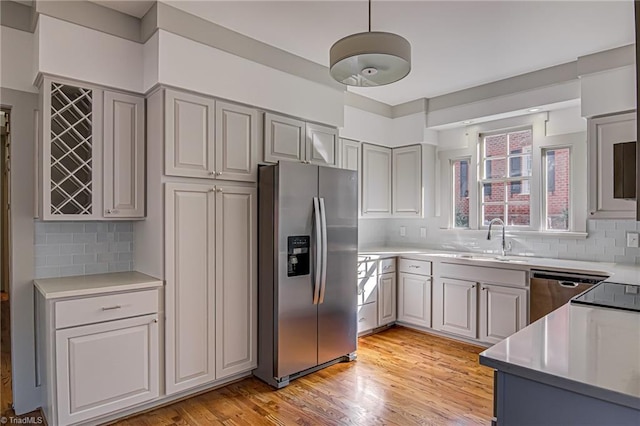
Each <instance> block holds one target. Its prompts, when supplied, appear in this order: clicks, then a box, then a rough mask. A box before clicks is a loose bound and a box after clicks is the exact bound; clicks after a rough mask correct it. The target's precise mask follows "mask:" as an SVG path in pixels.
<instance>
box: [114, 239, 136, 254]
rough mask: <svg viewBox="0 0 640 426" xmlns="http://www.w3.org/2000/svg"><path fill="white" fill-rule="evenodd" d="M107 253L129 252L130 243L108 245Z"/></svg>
mask: <svg viewBox="0 0 640 426" xmlns="http://www.w3.org/2000/svg"><path fill="white" fill-rule="evenodd" d="M109 251H115V252H118V253H121V252H127V251H131V243H130V242H127V241H123V242H114V243H109Z"/></svg>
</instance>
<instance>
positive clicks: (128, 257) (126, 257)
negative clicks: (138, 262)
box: [118, 252, 133, 262]
mask: <svg viewBox="0 0 640 426" xmlns="http://www.w3.org/2000/svg"><path fill="white" fill-rule="evenodd" d="M118 261H119V262H132V261H133V253H132V252H128V253H118Z"/></svg>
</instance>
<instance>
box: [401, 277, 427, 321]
mask: <svg viewBox="0 0 640 426" xmlns="http://www.w3.org/2000/svg"><path fill="white" fill-rule="evenodd" d="M398 321H402V322H404V323H407V324H413V325H418V326H422V327H431V278H430V277H425V276H422V275H415V274H407V273H404V272H400V273H399V274H398Z"/></svg>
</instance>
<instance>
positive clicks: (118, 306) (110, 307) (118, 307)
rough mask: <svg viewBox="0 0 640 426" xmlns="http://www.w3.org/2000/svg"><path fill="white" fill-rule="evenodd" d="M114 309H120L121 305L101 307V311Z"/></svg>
mask: <svg viewBox="0 0 640 426" xmlns="http://www.w3.org/2000/svg"><path fill="white" fill-rule="evenodd" d="M114 309H122V306H120V305H115V306H109V307H107V308H102V310H103V311H113V310H114Z"/></svg>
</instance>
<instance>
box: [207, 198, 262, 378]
mask: <svg viewBox="0 0 640 426" xmlns="http://www.w3.org/2000/svg"><path fill="white" fill-rule="evenodd" d="M218 189H219V190H220V192H218V195H217V202H216V209H217V212H216V223H217V227H216V229H217V230H218V231H217V238H216V257H217V262H216V264H217V270H216V378H217V379H220V378H223V377H227V376H230V375H233V374H237V373H240V372H243V371H249V370H251V369H253V368H256V366H257V334H256V332H257V318H256V312H257V300H258V298H257V296H258V287H257V281H256V274H257V271H256V269H257V257H256V255H257V253H256V247H257V244H256V226H257V210H256V198H257V192H256V189H255V188H237V187H235V188H234V187H220V188H218Z"/></svg>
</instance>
